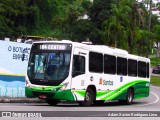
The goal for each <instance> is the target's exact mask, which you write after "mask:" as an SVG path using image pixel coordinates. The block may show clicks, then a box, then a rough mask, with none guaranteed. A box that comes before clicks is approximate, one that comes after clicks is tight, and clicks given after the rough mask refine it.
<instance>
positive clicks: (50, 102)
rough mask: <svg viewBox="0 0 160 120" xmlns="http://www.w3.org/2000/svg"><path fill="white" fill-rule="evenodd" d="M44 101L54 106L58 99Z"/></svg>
mask: <svg viewBox="0 0 160 120" xmlns="http://www.w3.org/2000/svg"><path fill="white" fill-rule="evenodd" d="M46 102H47V103H48V104H49V105H51V106H55V105H57V104H58V102H59V100H53V99H46Z"/></svg>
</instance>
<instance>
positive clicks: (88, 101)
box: [79, 88, 94, 106]
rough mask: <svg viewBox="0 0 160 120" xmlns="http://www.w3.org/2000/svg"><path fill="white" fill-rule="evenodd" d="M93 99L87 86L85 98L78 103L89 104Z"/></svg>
mask: <svg viewBox="0 0 160 120" xmlns="http://www.w3.org/2000/svg"><path fill="white" fill-rule="evenodd" d="M93 99H94V93H93V90H92V89H91V88H88V89H87V91H86V95H85V99H84V101H80V102H79V105H81V106H91V105H92V104H93Z"/></svg>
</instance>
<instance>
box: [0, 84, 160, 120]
mask: <svg viewBox="0 0 160 120" xmlns="http://www.w3.org/2000/svg"><path fill="white" fill-rule="evenodd" d="M0 111H1V112H4V111H8V112H10V111H12V112H14V111H15V112H16V111H18V113H19V112H24V113H25V111H27V112H29V113H37V115H38V117H40V116H42V117H44V116H47V117H53V116H56V117H75V116H78V117H87V119H89V117H93V118H97V117H108V114H109V113H113V115H116V114H119V113H122V114H124V117H125V118H126V117H127V114H128V112H129V114H130V113H131V112H133V113H134V112H135V111H136V112H135V114H136V113H143V112H145V113H147V114H148V113H150V112H151V113H152V115H151V116H152V117H155V116H154V115H157V114H158V115H159V117H160V87H155V86H151V91H150V96H149V97H147V98H143V99H139V100H134V103H133V104H132V105H120V104H119V103H118V102H117V101H106V102H105V104H104V105H103V106H91V107H80V106H79V105H78V104H77V103H59V104H58V105H57V106H49V105H48V104H47V103H0ZM48 111H50V112H48ZM146 111H147V112H146ZM158 111H159V112H158ZM27 114H28V113H27ZM15 115H16V114H15ZM142 116H143V114H142ZM14 117H15V116H14ZM111 117H112V116H111ZM116 117H120V116H116Z"/></svg>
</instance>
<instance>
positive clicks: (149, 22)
mask: <svg viewBox="0 0 160 120" xmlns="http://www.w3.org/2000/svg"><path fill="white" fill-rule="evenodd" d="M151 19H152V0H150V2H149V20H148V31H149V32H150V31H151Z"/></svg>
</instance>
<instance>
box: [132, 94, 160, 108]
mask: <svg viewBox="0 0 160 120" xmlns="http://www.w3.org/2000/svg"><path fill="white" fill-rule="evenodd" d="M150 93H151V94H153V95H154V96H155V97H156V100H155V101H154V102H151V103H147V104H143V105H133V106H146V105H151V104H155V103H157V102H158V101H159V96H158V95H157V94H155V93H154V92H150Z"/></svg>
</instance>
